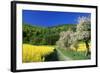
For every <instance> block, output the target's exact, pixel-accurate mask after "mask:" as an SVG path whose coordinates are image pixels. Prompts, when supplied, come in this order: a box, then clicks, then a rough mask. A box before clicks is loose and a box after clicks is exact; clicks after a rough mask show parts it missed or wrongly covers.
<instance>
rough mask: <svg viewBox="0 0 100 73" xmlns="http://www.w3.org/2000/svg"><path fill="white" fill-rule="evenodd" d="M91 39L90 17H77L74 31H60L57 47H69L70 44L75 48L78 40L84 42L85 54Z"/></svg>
mask: <svg viewBox="0 0 100 73" xmlns="http://www.w3.org/2000/svg"><path fill="white" fill-rule="evenodd" d="M90 39H91V23H90V17H79V18H78V24H77V27H76V31H75V32H74V31H72V30H69V31H63V32H61V33H60V39H59V40H58V41H57V46H58V47H59V48H64V49H70V48H71V46H73V47H75V48H76V50H77V47H78V42H79V41H83V42H84V43H85V44H86V48H87V50H86V56H87V55H89V53H90V52H89V41H90Z"/></svg>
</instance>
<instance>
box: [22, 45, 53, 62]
mask: <svg viewBox="0 0 100 73" xmlns="http://www.w3.org/2000/svg"><path fill="white" fill-rule="evenodd" d="M53 51H54V47H51V46H35V45H30V44H23V49H22V61H23V63H26V62H42V61H44V60H45V57H44V56H45V55H49V54H50V53H52V52H53Z"/></svg>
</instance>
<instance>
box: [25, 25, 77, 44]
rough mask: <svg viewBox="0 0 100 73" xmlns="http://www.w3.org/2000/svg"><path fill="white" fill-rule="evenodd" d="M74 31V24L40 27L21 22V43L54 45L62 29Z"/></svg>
mask: <svg viewBox="0 0 100 73" xmlns="http://www.w3.org/2000/svg"><path fill="white" fill-rule="evenodd" d="M68 30H73V31H76V25H75V24H63V25H58V26H53V27H40V26H33V25H29V24H23V43H29V44H33V45H55V43H56V41H57V40H58V39H59V33H60V32H62V31H68Z"/></svg>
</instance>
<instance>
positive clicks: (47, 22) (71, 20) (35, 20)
mask: <svg viewBox="0 0 100 73" xmlns="http://www.w3.org/2000/svg"><path fill="white" fill-rule="evenodd" d="M82 16H85V17H88V16H91V14H90V13H80V12H79V13H75V12H56V11H37V10H23V11H22V21H23V23H25V24H30V25H35V26H42V27H52V26H57V25H62V24H77V23H78V22H77V19H78V17H82Z"/></svg>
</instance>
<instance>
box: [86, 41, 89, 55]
mask: <svg viewBox="0 0 100 73" xmlns="http://www.w3.org/2000/svg"><path fill="white" fill-rule="evenodd" d="M85 45H86V48H87V49H86V53H85V56H88V55H89V54H90V51H89V44H88V41H85Z"/></svg>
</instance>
